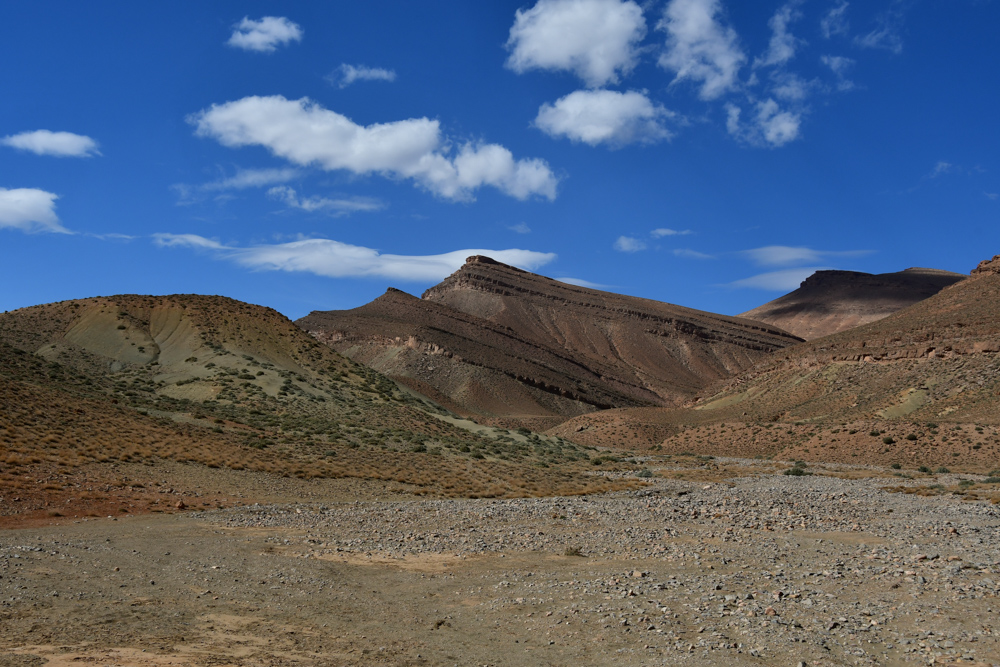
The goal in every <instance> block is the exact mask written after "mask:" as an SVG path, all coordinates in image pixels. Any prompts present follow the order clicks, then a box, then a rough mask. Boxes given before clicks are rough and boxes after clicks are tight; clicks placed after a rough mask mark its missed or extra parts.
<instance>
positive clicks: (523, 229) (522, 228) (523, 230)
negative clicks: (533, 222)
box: [507, 222, 531, 234]
mask: <svg viewBox="0 0 1000 667" xmlns="http://www.w3.org/2000/svg"><path fill="white" fill-rule="evenodd" d="M507 229H509V230H510V231H512V232H517V233H518V234H530V233H531V227H529V226H528V225H527V224H526V223H523V222H519V223H517V224H516V225H511V226H510V227H508V228H507Z"/></svg>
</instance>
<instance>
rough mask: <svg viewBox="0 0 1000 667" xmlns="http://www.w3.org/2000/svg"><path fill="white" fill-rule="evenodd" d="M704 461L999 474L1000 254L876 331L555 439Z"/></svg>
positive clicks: (805, 350) (596, 420) (834, 339)
mask: <svg viewBox="0 0 1000 667" xmlns="http://www.w3.org/2000/svg"><path fill="white" fill-rule="evenodd" d="M625 427H627V428H628V429H629V430H630V432H631V433H633V434H635V435H634V436H633V437H632V439H631V442H632V443H633V444H634V445H638V446H643V447H649V446H655V445H656V441H657V440H659V443H660V446H662V447H664V448H666V449H667V450H668V451H692V452H697V453H703V454H713V455H719V454H727V455H732V454H740V455H744V456H776V455H780V456H781V457H783V458H786V459H792V458H801V459H806V460H830V461H839V462H844V463H861V464H864V463H870V464H879V465H888V464H890V463H901V464H909V465H912V466H913V467H916V466H917V465H921V464H928V465H929V464H934V465H945V464H947V465H948V466H950V467H956V466H963V467H964V468H965V469H968V470H977V471H982V472H988V471H990V470H994V469H997V468H1000V255H998V256H997V257H994V258H993V259H992V260H988V261H984V262H982V263H981V264H980V265H979V266H978V267H977V268H976V269H975V270H974V271H973V272H972V274H971V275H970V276H969V277H968V278H966V279H965V280H961V281H959V282H956V283H954V284H953V285H951V286H949V287H946V288H944V289H942V290H941V291H940V292H938V293H937V294H935V295H934V296H932V297H929V298H927V299H925V300H923V301H920V302H918V303H916V304H914V305H912V306H910V307H908V308H905V309H903V310H900V311H897V312H896V313H893V314H892V315H889V316H887V317H885V318H882V319H880V320H878V321H876V322H872V323H869V324H865V325H862V326H859V327H855V328H852V329H848V330H846V331H842V332H840V333H836V334H833V335H830V336H825V337H823V338H819V339H816V340H812V341H808V342H806V343H803V344H801V345H798V346H795V347H790V348H788V349H785V350H781V351H779V352H777V353H775V354H773V355H771V356H770V357H769V358H766V359H764V360H762V361H761V362H760V363H759V364H757V365H756V366H755V367H754V368H752V369H749V370H747V371H745V372H743V373H741V374H740V375H738V376H736V377H734V378H732V379H731V380H730V381H729V382H728V383H727V384H726V385H725V386H724V387H723V388H722V389H721V391H718V392H717V393H716V394H715V395H713V396H708V397H706V398H704V399H702V400H701V401H699V402H698V403H697V404H695V405H694V406H693V407H692V408H690V409H685V410H648V409H646V410H634V409H633V410H629V409H625V410H618V411H607V412H604V413H600V414H598V415H593V416H590V415H588V416H583V417H577V418H575V419H573V420H570V421H568V422H566V423H564V424H562V425H560V426H559V427H558V428H555V429H553V430H552V431H550V433H552V434H561V435H563V436H565V437H572V438H573V439H574V440H575V441H577V442H583V443H587V444H591V445H602V444H609V443H611V442H614V441H615V439H617V440H618V441H621V440H622V438H621V435H620V431H621V430H622V429H623V428H625Z"/></svg>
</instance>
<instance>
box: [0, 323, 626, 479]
mask: <svg viewBox="0 0 1000 667" xmlns="http://www.w3.org/2000/svg"><path fill="white" fill-rule="evenodd" d="M138 320H139V321H137V322H136V323H134V324H135V326H141V325H142V321H141V318H138ZM209 347H210V348H211V349H212V350H214V351H215V352H216V353H217V355H218V356H214V357H213V358H214V361H212V362H209V363H211V364H212V366H211V368H209V367H208V364H205V366H204V368H205V370H206V372H208V373H211V375H210V376H209V377H201V376H188V377H182V378H180V379H179V381H178V380H175V381H174V383H173V386H181V387H185V388H186V387H187V386H188V385H194V386H198V385H206V384H209V383H213V384H218V382H217V381H218V380H219V379H230V378H232V379H236V380H238V381H239V380H242V381H243V385H239V386H233V387H231V388H230V386H227V387H226V389H225V390H223V391H219V392H218V393H216V394H215V397H214V398H210V399H206V400H193V399H188V398H182V397H176V396H171V395H170V394H168V393H164V389H165V388H169V386H171V385H170V383H169V382H164V381H163V380H162V379H160V378H159V373H161V370H160V369H159V368H158V365H154V364H149V365H145V366H127V365H126V366H125V367H124V368H122V369H121V370H120V371H117V372H108V371H107V367H106V366H103V367H102V368H101V372H100V373H97V372H93V366H90V365H88V364H90V363H91V361H92V360H90V359H89V358H88V357H87V356H86V355H85V354H83V353H80V354H79V358H77V359H75V360H68V361H73V362H74V364H75V365H82V366H83V367H84V369H85V370H86V371H88V372H82V371H78V370H76V368H75V367H74V365H71V364H69V363H67V364H62V363H55V362H48V361H45V360H43V359H40V358H38V357H37V356H35V355H33V354H30V353H27V352H25V351H23V350H21V349H19V348H16V347H13V346H11V345H9V344H6V343H3V342H0V380H2V382H0V461H5V462H6V463H5V465H6V466H7V467H9V468H15V469H17V468H21V467H25V466H27V467H30V466H39V465H57V466H64V467H74V466H81V465H85V464H88V463H108V462H114V461H127V462H151V461H154V460H156V459H165V460H172V461H177V462H180V463H186V464H196V465H202V466H205V467H207V468H230V469H234V470H252V471H259V472H264V473H268V474H273V475H278V476H288V477H299V478H303V479H317V478H358V479H376V480H385V481H393V482H397V483H400V484H404V485H406V487H407V488H408V489H410V490H411V491H413V492H414V493H417V494H419V495H433V496H440V497H459V496H464V497H524V496H539V495H551V494H577V493H593V492H601V491H607V490H612V489H618V488H628V487H629V486H630V483H629V482H627V481H609V480H607V479H604V478H601V477H594V476H591V475H588V474H585V471H584V470H583V469H582V467H581V464H578V461H580V460H585V459H586V455H585V453H584V452H583V450H582V448H579V447H577V446H576V445H574V444H572V443H570V442H568V441H564V440H562V439H561V438H549V437H547V436H539V435H537V434H530V437H529V438H528V439H521V440H515V439H513V438H505V437H503V436H501V435H499V433H500V432H499V431H498V432H497V433H496V434H495V437H480V436H478V435H475V434H472V433H470V432H468V431H465V430H463V429H461V428H458V427H457V426H454V425H452V424H450V423H448V422H446V421H442V420H440V419H437V418H436V417H434V416H432V415H431V414H428V412H426V411H425V410H423V409H422V408H424V407H425V406H426V404H425V403H424V402H422V401H418V400H415V399H412V398H410V396H409V395H408V394H404V393H403V392H400V391H398V390H397V389H396V386H395V384H394V383H392V382H391V381H389V380H387V379H386V378H384V377H382V376H380V375H378V374H376V373H374V372H373V371H369V370H367V369H364V368H362V367H357V366H355V365H354V364H353V363H352V362H349V361H347V360H344V359H342V358H340V357H339V355H336V353H333V352H332V351H330V350H329V349H328V348H325V347H324V348H321V349H311V348H310V347H309V346H307V345H303V346H302V347H300V348H299V353H300V354H303V355H313V356H314V357H315V358H316V359H318V360H320V361H322V362H323V365H322V366H321V367H320V369H319V371H317V370H316V369H315V368H313V367H312V366H310V365H308V364H305V363H304V362H305V360H303V365H302V366H300V370H299V371H290V370H287V369H280V368H277V367H275V366H274V364H273V363H271V362H269V361H266V360H263V359H261V358H258V357H255V356H254V355H251V354H243V355H236V354H231V353H226V354H223V353H224V352H226V350H225V348H224V347H223V346H222V344H221V343H214V344H213V346H209ZM196 358H197V357H195V355H191V356H189V357H188V358H187V362H186V363H195V361H194V360H195V359H196ZM94 365H97V364H96V362H95V364H94ZM257 368H259V369H261V370H260V371H257V370H256V369H257ZM248 369H253V373H251V372H250V371H249V370H248ZM258 372H261V373H263V372H267V373H273V374H274V375H278V374H279V373H280V377H281V378H282V382H283V383H285V384H283V385H282V386H293V387H295V388H296V389H294V390H289V391H287V392H285V395H281V394H280V392H279V393H278V395H271V394H268V393H266V392H264V391H263V390H262V389H261V388H260V387H257V386H255V385H254V382H255V381H256V379H257V378H260V377H265V376H261V375H258V374H257V373H258ZM241 375H242V376H244V378H245V377H246V376H249V377H250V380H246V379H244V378H241V377H240V376H241ZM234 376H235V377H234ZM245 385H249V386H245ZM442 412H443V411H442ZM504 433H506V432H504ZM539 464H541V465H544V466H545V468H544V469H540V467H539ZM553 466H554V467H553ZM0 483H3V484H4V485H5V486H6V485H7V481H5V480H4V481H0Z"/></svg>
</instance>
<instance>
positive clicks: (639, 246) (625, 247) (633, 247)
mask: <svg viewBox="0 0 1000 667" xmlns="http://www.w3.org/2000/svg"><path fill="white" fill-rule="evenodd" d="M614 248H615V250H617V251H619V252H639V251H640V250H645V249H646V242H645V241H642V240H640V239H637V238H634V237H632V236H619V237H618V240H617V241H615V245H614Z"/></svg>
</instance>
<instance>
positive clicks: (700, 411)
mask: <svg viewBox="0 0 1000 667" xmlns="http://www.w3.org/2000/svg"><path fill="white" fill-rule="evenodd" d="M822 273H823V272H821V274H817V276H818V277H816V278H815V279H810V281H812V282H810V281H807V283H806V284H804V285H803V288H801V290H800V291H799V292H793V293H792V294H790V295H788V296H786V297H782V299H779V300H778V301H776V302H772V304H767V305H765V306H762V307H761V309H757V310H758V311H759V312H760V313H765V314H767V313H770V314H769V315H766V317H765V315H764V314H762V315H758V316H759V317H761V318H762V319H761V320H760V321H758V320H753V319H748V318H750V317H751V316H752V315H753V314H754V311H751V312H750V313H746V314H744V316H743V317H738V318H733V317H725V316H721V315H714V314H711V313H704V312H700V311H694V310H691V309H687V308H681V307H678V306H672V305H669V304H662V303H657V302H653V301H648V300H644V299H636V298H632V297H625V296H621V295H615V294H609V293H605V292H598V291H595V290H588V289H585V288H578V287H574V286H570V285H565V284H562V283H558V282H556V281H553V280H550V279H548V278H544V277H542V276H536V275H533V274H529V273H525V272H523V271H519V270H517V269H513V268H512V267H507V266H504V265H501V264H497V263H496V262H493V261H491V260H488V259H487V258H470V261H469V262H468V263H467V264H466V265H465V266H464V267H463V268H462V269H460V270H459V272H457V273H456V274H455V275H453V276H451V277H449V278H448V279H447V280H445V281H444V282H443V283H442V284H441V285H439V286H437V287H435V288H433V289H431V290H429V291H428V293H426V294H425V295H424V296H423V298H420V299H418V298H416V297H412V296H409V295H406V294H403V293H400V292H398V291H392V290H390V291H389V292H388V293H387V294H386V295H385V296H384V297H380V299H378V300H376V301H375V302H373V303H372V304H369V305H368V306H364V307H362V308H359V309H356V310H354V311H329V312H325V313H314V314H312V315H310V316H308V317H307V318H304V319H303V320H301V321H299V322H298V323H292V322H290V321H288V320H287V319H286V318H284V317H283V316H281V315H280V314H278V313H276V312H274V311H272V310H269V309H267V308H263V307H259V306H252V305H249V304H244V303H240V302H236V301H232V300H230V299H225V298H222V297H205V296H195V295H175V296H170V297H150V296H134V295H132V296H116V297H102V298H95V299H87V300H81V301H67V302H61V303H56V304H48V305H44V306H37V307H33V308H26V309H22V310H19V311H13V312H10V313H6V314H3V315H0V379H2V383H0V523H2V526H3V527H4V530H3V531H2V532H0V665H43V664H53V665H62V664H71V663H72V664H78V663H93V664H121V665H284V664H289V665H291V664H303V665H367V664H386V665H396V664H399V665H424V664H426V665H438V664H440V665H474V664H475V665H521V664H524V665H534V664H538V665H581V664H594V665H599V664H611V663H616V664H625V665H648V664H678V663H686V664H718V665H728V664H761V665H789V664H791V665H797V664H800V663H804V664H817V665H826V664H843V665H853V664H878V665H882V664H967V665H976V664H978V665H984V664H986V665H989V664H1000V628H998V627H996V626H997V624H996V622H995V618H996V617H997V612H998V611H1000V601H998V598H997V595H998V594H1000V532H998V527H1000V450H998V447H1000V432H998V428H1000V410H998V409H997V408H998V402H1000V342H998V341H1000V337H998V327H997V322H998V320H997V317H996V313H997V308H998V305H1000V260H998V259H996V258H994V260H992V261H987V262H983V263H982V264H981V265H980V266H979V267H978V268H977V269H976V270H975V271H973V272H972V274H971V275H970V276H968V277H965V278H961V277H960V276H956V275H955V274H946V273H944V272H934V271H930V270H910V271H903V272H900V273H895V274H887V275H888V277H886V276H867V275H866V274H846V272H828V273H830V274H845V275H826V276H824V275H822ZM859 286H860V287H859ZM879 286H882V287H884V289H883V291H882V292H879V291H878V290H879V289H881V288H880V287H879ZM858 295H861V296H858ZM779 317H785V318H786V320H784V321H782V320H779V319H777V318H779ZM838 319H839V321H841V322H842V325H841V324H838V323H837V321H838ZM789 322H790V323H792V324H794V326H792V324H789ZM782 324H785V325H786V326H788V327H789V328H795V329H796V330H797V331H799V332H800V335H801V336H802V337H799V336H797V335H795V334H793V333H788V332H787V331H786V330H784V329H783V328H782ZM855 325H857V326H855ZM820 330H829V331H832V332H833V333H831V334H829V335H822V336H816V335H812V334H809V335H806V334H807V333H809V332H815V331H820ZM805 338H808V340H804V339H805Z"/></svg>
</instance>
